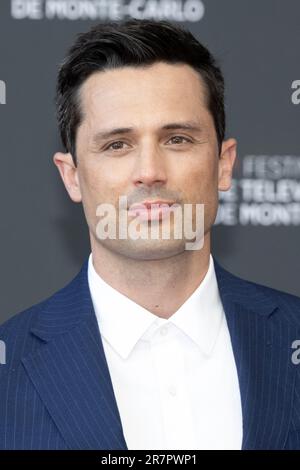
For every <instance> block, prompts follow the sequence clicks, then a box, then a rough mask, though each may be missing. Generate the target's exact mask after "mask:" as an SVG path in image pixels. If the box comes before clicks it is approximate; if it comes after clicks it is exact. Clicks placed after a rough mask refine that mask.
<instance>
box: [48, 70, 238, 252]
mask: <svg viewBox="0 0 300 470" xmlns="http://www.w3.org/2000/svg"><path fill="white" fill-rule="evenodd" d="M80 101H81V109H82V112H83V120H82V122H81V124H80V126H79V127H78V130H77V139H76V149H77V162H78V165H77V168H75V167H74V165H73V162H72V158H71V155H70V154H56V155H55V157H54V161H55V163H56V165H57V166H58V168H59V170H60V173H61V176H62V178H63V180H64V183H65V185H66V187H67V190H68V192H69V194H70V197H71V198H72V199H73V200H74V201H76V202H79V201H82V203H83V208H84V212H85V216H86V219H87V223H88V225H89V230H90V236H91V239H92V243H93V244H95V243H100V244H102V245H105V246H106V247H107V248H108V249H110V250H112V251H114V252H115V253H118V254H122V255H125V256H126V257H129V258H136V259H159V258H166V257H169V256H173V255H176V254H179V253H181V252H183V251H184V249H185V243H186V240H185V239H184V237H183V238H182V239H174V237H172V236H171V237H170V238H169V239H167V240H164V239H162V238H161V237H160V239H159V240H157V239H155V240H153V239H152V240H151V239H150V238H148V239H147V240H145V239H144V240H142V239H138V240H132V239H130V238H129V237H128V238H127V239H118V237H117V239H115V240H112V239H106V240H101V239H99V238H98V237H97V233H96V226H97V223H98V222H99V217H98V216H97V215H96V210H97V206H98V205H99V204H102V203H110V204H113V205H114V207H115V208H116V214H117V216H118V207H119V197H120V196H126V197H127V200H128V205H129V206H130V205H131V204H134V203H142V202H143V201H145V200H148V201H149V200H151V201H153V200H168V201H172V202H175V203H177V204H179V205H180V206H181V207H182V208H183V207H184V206H183V205H184V204H193V205H195V204H204V225H205V233H208V232H209V230H210V227H211V226H212V224H213V222H214V219H215V216H216V211H217V203H218V190H227V189H228V188H229V187H230V178H231V171H232V166H233V163H234V158H235V148H236V142H235V141H234V139H229V140H228V141H226V142H224V143H223V146H222V152H221V156H219V153H218V143H217V137H216V131H215V127H214V122H213V118H212V116H211V114H210V112H209V111H208V109H207V105H206V98H205V90H204V85H203V83H202V81H201V78H200V77H199V74H198V73H197V72H196V71H195V70H194V69H193V68H191V67H190V66H188V65H185V64H178V65H177V64H176V65H173V64H172V65H170V64H166V63H162V62H159V63H156V64H154V65H151V66H149V67H143V68H140V67H139V68H138V67H136V68H135V67H123V68H119V69H114V70H107V71H105V72H96V73H94V74H93V75H91V76H90V77H89V78H88V79H87V80H86V81H85V82H84V83H83V85H82V87H81V90H80ZM174 123H177V124H178V128H166V126H168V125H172V124H174ZM180 123H182V124H183V125H187V124H188V125H191V126H193V127H194V128H191V129H189V128H180ZM170 127H171V126H170ZM173 127H174V126H173ZM115 128H118V129H119V128H131V130H127V131H124V132H121V131H120V132H118V133H115V134H113V135H107V136H104V135H103V133H104V132H109V131H111V130H112V129H115ZM131 217H132V216H130V217H129V218H128V222H130V220H131ZM193 217H195V212H193ZM141 223H143V224H148V223H149V221H142V222H141ZM157 223H159V224H164V223H167V220H166V221H165V220H160V221H159V222H157ZM173 229H174V227H173ZM171 233H172V231H171Z"/></svg>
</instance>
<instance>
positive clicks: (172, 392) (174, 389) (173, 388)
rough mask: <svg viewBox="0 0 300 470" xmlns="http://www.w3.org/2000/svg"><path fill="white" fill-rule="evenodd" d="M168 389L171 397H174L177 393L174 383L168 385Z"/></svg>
mask: <svg viewBox="0 0 300 470" xmlns="http://www.w3.org/2000/svg"><path fill="white" fill-rule="evenodd" d="M168 390H169V394H170V395H172V397H175V395H176V394H177V390H176V387H175V386H174V385H170V387H169V389H168Z"/></svg>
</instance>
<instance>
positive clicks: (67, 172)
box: [53, 152, 82, 202]
mask: <svg viewBox="0 0 300 470" xmlns="http://www.w3.org/2000/svg"><path fill="white" fill-rule="evenodd" d="M53 162H54V164H55V165H56V166H57V168H58V171H59V173H60V176H61V179H62V180H63V183H64V185H65V188H66V190H67V192H68V193H69V196H70V198H71V199H72V201H74V202H81V200H82V196H81V191H80V185H79V178H78V170H77V168H76V166H75V164H74V161H73V158H72V155H71V154H70V153H61V152H57V153H56V154H55V155H54V156H53Z"/></svg>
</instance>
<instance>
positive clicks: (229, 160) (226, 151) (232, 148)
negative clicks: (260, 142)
mask: <svg viewBox="0 0 300 470" xmlns="http://www.w3.org/2000/svg"><path fill="white" fill-rule="evenodd" d="M236 151H237V141H236V140H235V139H227V140H224V141H223V143H222V148H221V155H220V157H219V177H218V189H219V191H228V189H230V187H231V181H232V172H233V166H234V162H235V159H236Z"/></svg>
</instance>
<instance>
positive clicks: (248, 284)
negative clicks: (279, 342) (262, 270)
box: [238, 278, 300, 327]
mask: <svg viewBox="0 0 300 470" xmlns="http://www.w3.org/2000/svg"><path fill="white" fill-rule="evenodd" d="M238 279H240V281H241V283H243V284H244V287H245V288H246V289H247V290H249V293H250V292H251V293H252V295H258V294H259V295H263V296H264V297H265V298H268V299H269V300H270V301H271V302H273V303H274V304H276V305H277V307H278V312H279V313H280V315H281V318H282V319H286V320H287V321H289V322H290V323H292V324H294V325H295V326H299V327H300V297H298V296H297V295H294V294H290V293H288V292H285V291H282V290H280V289H275V288H273V287H269V286H266V285H264V284H259V283H256V282H253V281H249V280H246V279H242V278H238Z"/></svg>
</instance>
